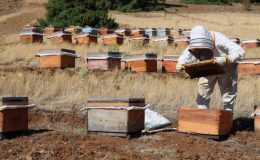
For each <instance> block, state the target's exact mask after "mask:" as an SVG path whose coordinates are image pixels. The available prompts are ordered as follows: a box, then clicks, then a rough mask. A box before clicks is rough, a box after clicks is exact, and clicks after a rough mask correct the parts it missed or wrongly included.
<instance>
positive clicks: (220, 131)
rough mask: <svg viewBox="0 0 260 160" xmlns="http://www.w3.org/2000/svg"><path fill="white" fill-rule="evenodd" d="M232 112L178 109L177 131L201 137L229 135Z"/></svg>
mask: <svg viewBox="0 0 260 160" xmlns="http://www.w3.org/2000/svg"><path fill="white" fill-rule="evenodd" d="M232 122H233V112H232V111H225V110H214V109H195V108H179V110H178V131H179V132H184V133H194V134H201V135H212V136H225V135H229V134H230V131H231V128H232Z"/></svg>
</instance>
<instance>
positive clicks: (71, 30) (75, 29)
mask: <svg viewBox="0 0 260 160" xmlns="http://www.w3.org/2000/svg"><path fill="white" fill-rule="evenodd" d="M81 30H82V28H81V27H80V26H70V27H68V28H66V29H65V31H66V32H69V33H71V34H72V35H73V36H75V35H78V34H79V33H80V32H81Z"/></svg>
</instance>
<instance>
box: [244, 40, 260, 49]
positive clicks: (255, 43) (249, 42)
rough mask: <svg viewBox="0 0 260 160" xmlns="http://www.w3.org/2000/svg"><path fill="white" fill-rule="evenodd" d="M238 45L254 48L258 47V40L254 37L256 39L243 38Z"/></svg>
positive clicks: (259, 43) (259, 45) (259, 42)
mask: <svg viewBox="0 0 260 160" xmlns="http://www.w3.org/2000/svg"><path fill="white" fill-rule="evenodd" d="M240 45H241V46H242V47H243V48H256V47H260V40H259V39H256V40H243V41H241V43H240Z"/></svg>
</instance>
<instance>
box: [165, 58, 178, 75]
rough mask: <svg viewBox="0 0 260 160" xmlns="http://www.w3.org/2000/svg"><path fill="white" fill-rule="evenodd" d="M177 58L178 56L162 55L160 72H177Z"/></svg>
mask: <svg viewBox="0 0 260 160" xmlns="http://www.w3.org/2000/svg"><path fill="white" fill-rule="evenodd" d="M179 57H180V56H179V55H164V56H163V57H162V71H163V72H168V73H175V72H177V70H176V65H177V63H178V59H179Z"/></svg>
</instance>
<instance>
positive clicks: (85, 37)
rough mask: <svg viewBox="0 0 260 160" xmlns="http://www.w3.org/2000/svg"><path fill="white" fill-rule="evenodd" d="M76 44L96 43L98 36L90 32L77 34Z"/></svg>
mask: <svg viewBox="0 0 260 160" xmlns="http://www.w3.org/2000/svg"><path fill="white" fill-rule="evenodd" d="M75 40H76V44H96V43H97V42H98V37H97V36H96V35H92V34H89V33H81V34H79V35H77V36H75Z"/></svg>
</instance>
